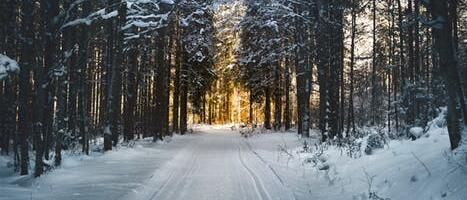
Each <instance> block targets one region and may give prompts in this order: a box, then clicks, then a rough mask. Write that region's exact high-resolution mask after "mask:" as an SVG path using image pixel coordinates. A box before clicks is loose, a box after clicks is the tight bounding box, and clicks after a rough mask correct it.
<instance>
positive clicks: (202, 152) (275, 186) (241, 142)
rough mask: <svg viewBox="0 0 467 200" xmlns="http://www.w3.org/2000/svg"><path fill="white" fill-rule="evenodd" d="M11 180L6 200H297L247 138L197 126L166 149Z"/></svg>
mask: <svg viewBox="0 0 467 200" xmlns="http://www.w3.org/2000/svg"><path fill="white" fill-rule="evenodd" d="M285 135H287V136H289V137H290V138H293V139H292V140H293V141H296V137H295V135H294V134H285ZM271 145H273V146H274V148H271V149H273V150H275V149H276V147H277V146H276V144H271ZM0 162H1V161H0ZM0 171H1V170H0ZM6 174H8V173H7V172H6ZM11 174H12V175H11V176H5V175H3V176H2V175H1V173H0V200H16V199H18V200H23V199H29V200H30V199H47V200H54V199H57V200H62V199H69V200H75V199H76V200H78V199H79V200H95V199H100V200H101V199H102V200H106V199H109V200H110V199H111V200H114V199H142V200H150V199H151V200H165V199H166V200H177V199H190V200H210V199H213V200H218V199H219V200H220V199H222V200H228V199H245V200H261V199H262V200H269V199H287V200H288V199H296V198H295V197H294V195H293V193H292V192H291V191H290V187H287V186H286V184H285V183H284V181H283V179H282V178H280V176H278V175H277V174H276V173H275V171H274V170H273V169H272V168H271V167H270V166H268V164H267V163H266V162H265V161H264V160H262V159H261V158H260V157H259V156H258V155H256V154H254V152H253V151H252V150H251V146H249V144H248V143H247V140H246V139H245V138H242V137H241V136H240V134H238V132H237V131H232V130H230V128H228V127H225V126H224V127H201V128H197V129H196V131H195V134H192V135H186V136H174V138H173V139H172V141H170V142H168V143H164V144H153V143H151V142H149V141H140V142H137V143H136V146H135V147H133V148H124V147H122V148H120V149H118V150H114V151H111V152H108V153H105V154H100V153H93V154H92V155H91V156H89V157H86V156H84V157H83V156H78V157H76V158H75V157H66V158H65V160H64V163H63V166H62V167H61V168H59V169H56V170H54V171H52V172H51V173H48V174H45V175H44V176H42V177H40V178H38V179H32V178H30V177H28V176H26V177H19V178H18V176H16V175H13V174H14V173H11ZM299 199H300V198H299Z"/></svg>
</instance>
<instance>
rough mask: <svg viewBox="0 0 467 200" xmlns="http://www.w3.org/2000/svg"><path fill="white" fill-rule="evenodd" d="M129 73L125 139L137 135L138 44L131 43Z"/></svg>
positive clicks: (128, 139)
mask: <svg viewBox="0 0 467 200" xmlns="http://www.w3.org/2000/svg"><path fill="white" fill-rule="evenodd" d="M127 67H128V75H127V81H126V82H127V91H126V93H125V95H126V101H125V112H124V119H125V122H124V129H123V130H124V131H123V133H124V136H125V138H124V139H125V141H127V142H128V141H130V140H133V139H134V135H135V118H136V115H135V114H136V109H135V108H136V101H137V97H138V94H137V91H138V80H139V78H138V77H139V75H138V45H137V44H136V43H131V45H130V50H129V55H128V65H127Z"/></svg>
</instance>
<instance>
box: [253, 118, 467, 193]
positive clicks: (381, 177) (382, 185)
mask: <svg viewBox="0 0 467 200" xmlns="http://www.w3.org/2000/svg"><path fill="white" fill-rule="evenodd" d="M443 121H444V117H443V116H440V117H438V118H436V119H435V120H433V121H432V122H431V123H430V124H429V128H428V129H427V132H426V134H424V137H421V138H420V139H417V140H415V141H411V140H392V141H389V142H388V143H387V144H386V145H384V147H383V148H382V149H377V150H375V151H374V152H373V153H372V154H371V155H366V154H365V153H360V155H361V156H359V157H358V156H357V158H351V157H349V156H348V151H349V148H348V147H346V148H339V147H336V146H322V145H311V148H310V149H311V151H308V152H305V151H303V145H302V143H303V141H302V140H301V139H299V138H298V137H296V136H295V135H294V134H293V133H289V134H284V133H274V134H270V135H257V136H255V137H252V138H249V139H248V142H249V143H250V145H251V146H252V147H253V148H254V151H256V152H257V153H258V155H260V156H261V157H262V159H264V160H267V161H268V162H269V163H270V165H271V166H272V167H273V168H274V169H275V171H277V172H278V174H279V176H281V177H284V180H285V181H286V182H287V184H288V185H290V186H291V187H292V188H294V190H295V191H294V192H295V194H296V197H297V199H307V198H308V199H309V196H308V195H311V196H312V197H314V199H320V200H340V199H354V200H363V199H391V200H409V199H410V200H429V199H443V200H465V199H467V187H466V185H467V151H466V150H467V148H466V147H467V145H465V144H467V143H465V144H464V145H463V146H461V148H459V149H458V150H456V151H454V152H452V151H451V150H450V144H449V136H448V133H447V129H446V127H445V126H444V124H445V123H444V122H443ZM411 131H413V132H416V134H417V135H419V134H421V132H423V129H421V130H420V129H418V128H417V129H416V130H411ZM464 134H465V133H464ZM367 138H368V137H367ZM367 138H365V139H364V140H366V139H367ZM464 138H465V137H464ZM364 143H365V141H363V142H362V146H363V147H364ZM267 149H269V150H267ZM273 149H276V150H275V153H271V152H274V151H273ZM358 150H359V151H364V148H359V149H358ZM354 151H355V149H354Z"/></svg>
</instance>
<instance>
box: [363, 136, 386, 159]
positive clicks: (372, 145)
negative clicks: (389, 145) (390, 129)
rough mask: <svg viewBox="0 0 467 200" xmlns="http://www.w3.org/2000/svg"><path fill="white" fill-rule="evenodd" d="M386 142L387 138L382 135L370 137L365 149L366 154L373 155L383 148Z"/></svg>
mask: <svg viewBox="0 0 467 200" xmlns="http://www.w3.org/2000/svg"><path fill="white" fill-rule="evenodd" d="M386 142H387V141H386V138H385V137H384V136H382V135H381V134H371V135H370V136H368V140H367V144H366V147H365V153H366V154H367V155H371V154H372V153H373V150H375V149H381V148H383V147H384V144H386Z"/></svg>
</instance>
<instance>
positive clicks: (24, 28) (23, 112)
mask: <svg viewBox="0 0 467 200" xmlns="http://www.w3.org/2000/svg"><path fill="white" fill-rule="evenodd" d="M33 10H34V1H32V0H24V1H22V3H21V22H22V23H21V36H22V37H21V38H22V40H21V41H20V43H21V52H20V53H21V60H20V65H21V66H22V67H21V71H20V75H19V80H20V82H19V108H18V109H19V110H18V139H19V142H18V143H19V148H20V174H21V175H27V174H28V166H29V164H28V162H29V148H28V141H27V140H28V137H29V135H30V131H31V117H30V112H31V106H30V104H29V100H30V95H31V91H32V88H31V83H30V72H31V69H32V68H33V66H34V65H35V62H34V46H33V42H34V31H33V30H32V29H33V19H34V16H33Z"/></svg>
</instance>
